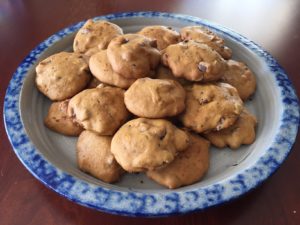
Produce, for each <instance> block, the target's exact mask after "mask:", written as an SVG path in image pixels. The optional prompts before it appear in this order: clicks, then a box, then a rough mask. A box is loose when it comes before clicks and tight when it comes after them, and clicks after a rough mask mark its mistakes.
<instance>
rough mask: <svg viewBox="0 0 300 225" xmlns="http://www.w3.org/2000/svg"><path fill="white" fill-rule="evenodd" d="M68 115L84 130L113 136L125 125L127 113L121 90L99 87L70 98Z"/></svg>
mask: <svg viewBox="0 0 300 225" xmlns="http://www.w3.org/2000/svg"><path fill="white" fill-rule="evenodd" d="M68 115H69V116H70V117H72V118H74V120H75V121H77V123H79V124H80V125H82V126H83V127H84V129H86V130H90V131H95V132H97V133H99V134H101V135H113V134H114V133H115V131H116V130H117V129H118V128H119V127H120V126H121V125H122V124H123V123H125V121H126V120H127V118H128V116H129V112H128V111H127V109H126V107H125V104H124V91H123V90H122V89H120V88H116V87H109V86H102V85H100V86H98V87H97V88H93V89H86V90H84V91H82V92H80V93H79V94H77V95H75V96H74V97H73V98H71V100H70V103H69V107H68Z"/></svg>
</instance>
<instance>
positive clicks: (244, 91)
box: [221, 60, 256, 101]
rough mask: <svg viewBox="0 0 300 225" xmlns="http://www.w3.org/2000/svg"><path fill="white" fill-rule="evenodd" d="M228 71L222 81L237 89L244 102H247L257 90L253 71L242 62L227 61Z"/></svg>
mask: <svg viewBox="0 0 300 225" xmlns="http://www.w3.org/2000/svg"><path fill="white" fill-rule="evenodd" d="M227 65H228V67H227V70H226V71H225V73H224V75H223V77H222V78H221V80H222V81H223V82H224V83H228V84H230V85H232V86H233V87H235V88H236V89H237V91H238V93H239V95H240V97H241V99H242V100H244V101H245V100H247V99H248V98H249V97H250V96H251V95H252V94H253V93H254V92H255V88H256V79H255V76H254V74H253V73H252V72H251V70H250V69H249V68H248V67H247V66H246V64H244V63H242V62H237V61H234V60H228V61H227Z"/></svg>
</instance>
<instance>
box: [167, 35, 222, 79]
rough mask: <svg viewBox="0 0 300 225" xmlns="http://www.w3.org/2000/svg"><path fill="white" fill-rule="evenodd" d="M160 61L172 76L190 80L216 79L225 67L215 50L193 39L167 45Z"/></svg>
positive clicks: (220, 75)
mask: <svg viewBox="0 0 300 225" xmlns="http://www.w3.org/2000/svg"><path fill="white" fill-rule="evenodd" d="M162 63H163V64H164V65H165V66H168V67H169V68H170V69H171V70H172V73H173V74H174V76H176V77H183V78H185V79H187V80H190V81H202V82H207V81H216V80H219V79H220V78H221V77H222V75H223V73H224V71H225V69H226V62H225V60H224V59H223V58H222V57H221V56H220V55H219V54H218V53H217V52H216V51H214V50H212V49H211V48H210V47H209V46H207V45H205V44H200V43H197V42H195V41H184V42H180V43H178V44H174V45H169V46H168V47H167V48H166V49H165V50H164V51H163V52H162Z"/></svg>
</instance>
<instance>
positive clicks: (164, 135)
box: [111, 118, 189, 172]
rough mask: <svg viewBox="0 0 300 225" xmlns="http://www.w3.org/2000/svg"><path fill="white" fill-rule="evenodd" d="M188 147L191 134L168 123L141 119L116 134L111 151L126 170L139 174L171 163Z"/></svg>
mask: <svg viewBox="0 0 300 225" xmlns="http://www.w3.org/2000/svg"><path fill="white" fill-rule="evenodd" d="M188 145H189V137H188V135H187V134H186V133H185V132H184V131H182V130H180V129H179V128H177V127H175V126H174V125H173V124H172V123H170V122H169V121H167V120H163V119H145V118H138V119H134V120H131V121H129V122H127V123H126V124H124V125H123V126H122V127H121V128H120V129H119V130H118V131H117V133H116V134H115V135H114V137H113V139H112V144H111V151H112V153H113V154H114V156H115V158H116V160H117V162H118V163H119V164H120V165H121V166H122V167H123V169H125V170H126V171H129V172H140V171H145V170H151V169H155V168H157V167H161V166H163V165H166V164H168V163H170V162H172V161H173V160H174V159H175V156H176V155H177V154H178V152H181V151H184V150H185V149H186V148H187V147H188Z"/></svg>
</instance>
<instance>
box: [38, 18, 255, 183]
mask: <svg viewBox="0 0 300 225" xmlns="http://www.w3.org/2000/svg"><path fill="white" fill-rule="evenodd" d="M73 49H74V52H60V53H57V54H54V55H52V56H50V57H48V58H46V59H44V60H43V61H41V62H40V63H39V65H38V66H37V67H36V85H37V88H38V89H39V90H40V91H41V92H42V93H43V94H44V95H45V96H47V97H48V98H49V99H50V100H52V101H53V103H52V105H51V106H50V108H49V112H48V115H47V116H46V118H45V125H46V126H47V127H48V128H50V129H51V130H53V131H55V132H58V133H61V134H64V135H69V136H79V138H78V141H77V149H76V152H77V162H78V166H79V168H80V169H81V170H82V171H84V172H87V173H89V174H91V175H92V176H94V177H96V178H99V179H101V180H102V181H104V182H109V183H111V182H116V181H118V180H119V179H120V177H121V176H122V174H123V173H125V172H126V171H127V172H129V173H136V172H145V173H146V174H147V176H148V177H150V178H151V179H153V180H154V181H156V182H158V183H160V184H162V185H164V186H166V187H168V188H178V187H181V186H185V185H190V184H193V183H195V182H198V181H199V180H201V179H202V177H203V176H204V175H205V173H206V172H207V170H208V168H209V147H210V143H211V144H212V145H214V146H216V147H218V148H224V147H230V148H231V149H237V148H239V147H240V146H241V145H242V144H251V143H252V142H253V141H254V140H255V127H256V124H257V121H256V118H255V117H254V116H253V115H252V114H251V113H249V112H248V111H247V109H246V108H245V106H244V101H246V100H247V99H248V98H249V97H250V96H251V95H252V94H253V93H254V91H255V88H256V81H255V76H254V74H253V73H252V72H251V71H250V70H249V68H248V67H247V66H246V65H245V64H244V63H242V62H237V61H235V60H232V59H231V56H232V51H231V50H230V49H229V48H228V47H226V46H225V43H224V40H223V39H222V38H221V37H219V36H217V35H216V34H215V33H213V32H212V31H210V30H208V29H207V28H205V27H202V26H190V27H184V28H182V29H181V31H180V32H177V31H176V30H174V29H172V28H171V27H166V26H158V25H157V26H148V27H144V28H143V29H142V30H140V31H139V32H138V33H135V34H123V31H122V29H121V28H120V27H119V26H117V25H116V24H113V23H110V22H107V21H93V20H88V21H87V22H86V23H85V24H84V26H83V27H82V28H81V29H80V30H79V31H78V33H77V34H76V36H75V39H74V43H73Z"/></svg>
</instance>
